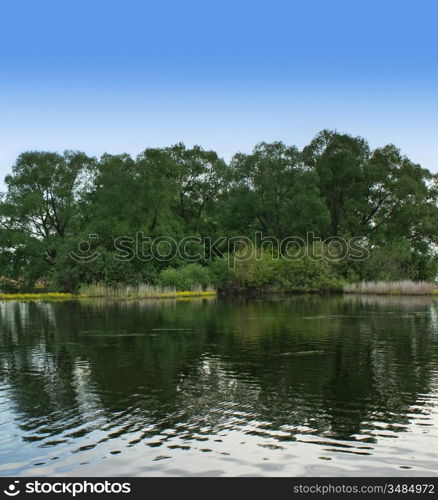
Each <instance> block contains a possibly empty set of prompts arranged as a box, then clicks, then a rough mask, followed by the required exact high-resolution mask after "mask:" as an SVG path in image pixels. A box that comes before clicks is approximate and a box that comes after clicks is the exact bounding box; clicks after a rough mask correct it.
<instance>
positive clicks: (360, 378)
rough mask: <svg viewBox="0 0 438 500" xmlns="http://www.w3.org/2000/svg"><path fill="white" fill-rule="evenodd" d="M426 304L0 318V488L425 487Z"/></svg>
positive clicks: (34, 309) (21, 309) (431, 412)
mask: <svg viewBox="0 0 438 500" xmlns="http://www.w3.org/2000/svg"><path fill="white" fill-rule="evenodd" d="M437 424H438V303H437V300H436V299H432V298H379V297H358V296H355V297H344V298H343V297H330V298H319V297H293V298H289V299H268V300H259V301H226V300H201V301H187V302H173V301H168V302H167V301H162V302H147V301H143V302H122V303H111V302H106V301H102V302H100V301H95V302H68V303H18V302H15V303H10V302H9V303H4V302H3V303H0V475H144V476H156V475H160V476H161V475H177V476H183V475H210V476H216V475H235V476H237V475H246V476H247V475H323V476H327V475H382V474H386V475H434V474H438V472H437V450H438V429H437Z"/></svg>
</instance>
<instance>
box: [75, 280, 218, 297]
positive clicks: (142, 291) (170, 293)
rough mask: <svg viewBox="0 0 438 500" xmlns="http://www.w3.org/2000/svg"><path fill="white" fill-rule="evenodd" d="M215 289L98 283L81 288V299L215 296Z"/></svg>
mask: <svg viewBox="0 0 438 500" xmlns="http://www.w3.org/2000/svg"><path fill="white" fill-rule="evenodd" d="M215 294H216V291H215V290H214V289H213V288H207V289H206V290H203V289H202V288H201V287H199V288H198V287H196V288H192V289H191V290H187V291H176V289H175V288H173V287H159V286H152V285H147V284H140V285H135V286H133V285H114V286H109V285H104V284H101V283H96V284H92V285H83V286H81V288H80V294H79V295H80V297H109V298H114V299H148V298H151V299H152V298H158V299H159V298H167V297H168V298H171V297H176V298H178V297H181V298H184V297H201V296H212V295H215Z"/></svg>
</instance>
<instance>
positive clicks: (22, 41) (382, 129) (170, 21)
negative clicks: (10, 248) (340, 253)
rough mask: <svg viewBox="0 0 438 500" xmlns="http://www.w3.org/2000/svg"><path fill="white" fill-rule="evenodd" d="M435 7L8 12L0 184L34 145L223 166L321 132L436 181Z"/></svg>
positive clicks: (2, 60) (124, 4) (286, 4)
mask: <svg viewBox="0 0 438 500" xmlns="http://www.w3.org/2000/svg"><path fill="white" fill-rule="evenodd" d="M437 15H438V4H437V3H436V2H434V1H428V0H417V1H415V2H414V1H410V2H406V1H403V0H399V1H392V0H386V1H383V0H380V1H379V2H377V1H374V0H367V1H355V2H354V1H352V0H350V1H340V0H330V1H328V0H327V1H322V0H320V1H312V0H310V1H308V0H307V1H304V0H301V1H300V2H297V1H293V0H290V1H277V0H271V1H269V2H268V1H264V2H260V1H257V0H253V1H251V2H249V1H238V0H236V1H234V2H231V1H228V0H222V1H220V2H219V1H207V0H205V1H203V2H199V1H191V0H184V1H160V2H157V1H154V2H148V1H142V2H140V1H131V0H125V1H118V2H114V1H110V0H107V1H105V2H103V1H93V0H88V1H87V2H85V1H82V0H76V1H74V2H73V1H59V0H58V1H47V0H38V1H37V2H36V1H23V0H14V1H12V0H9V1H5V0H4V1H2V2H0V176H1V178H3V177H4V175H5V174H6V173H8V172H9V171H10V168H11V165H12V164H13V162H14V160H15V158H16V156H17V155H18V154H19V153H20V152H22V151H25V150H31V149H43V150H59V151H63V150H64V149H79V150H83V151H85V152H87V153H88V154H92V155H100V154H102V153H103V152H104V151H107V152H110V153H121V152H128V153H131V154H133V155H136V154H138V153H139V152H140V151H142V150H143V149H144V148H146V147H150V146H164V145H169V144H172V143H175V142H179V141H183V142H185V143H186V144H187V145H193V144H201V145H202V146H203V147H205V148H212V149H215V150H216V151H218V153H219V154H220V155H222V156H224V157H225V158H226V159H228V158H230V156H231V155H232V154H233V153H234V152H236V151H243V152H249V151H250V150H251V149H252V147H253V146H254V145H255V144H256V143H257V142H259V141H262V140H265V141H273V140H282V141H284V142H286V143H287V144H296V145H297V146H299V147H302V146H304V145H305V144H306V143H308V142H309V141H310V140H311V139H312V137H313V136H314V135H315V134H316V133H317V132H318V131H319V130H321V129H323V128H330V129H337V130H339V131H343V132H349V133H351V134H353V135H361V136H363V137H365V138H367V139H368V140H369V142H370V145H371V147H377V146H380V145H384V144H386V143H390V142H392V143H394V144H396V145H397V146H399V147H400V148H401V149H402V151H403V152H404V153H405V154H407V155H408V156H409V157H411V158H412V159H413V160H414V161H416V162H418V163H421V164H422V165H423V166H425V167H427V168H429V169H430V170H433V171H438V151H437V140H438V113H437V111H438V64H437V62H438V53H437V49H438V42H437V39H436V36H435V33H436V19H437Z"/></svg>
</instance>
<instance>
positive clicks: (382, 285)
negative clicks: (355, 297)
mask: <svg viewBox="0 0 438 500" xmlns="http://www.w3.org/2000/svg"><path fill="white" fill-rule="evenodd" d="M343 291H344V293H365V294H375V295H435V294H438V288H437V286H436V285H435V284H434V283H430V282H428V281H410V280H404V281H362V282H360V283H350V284H348V285H345V286H344V289H343Z"/></svg>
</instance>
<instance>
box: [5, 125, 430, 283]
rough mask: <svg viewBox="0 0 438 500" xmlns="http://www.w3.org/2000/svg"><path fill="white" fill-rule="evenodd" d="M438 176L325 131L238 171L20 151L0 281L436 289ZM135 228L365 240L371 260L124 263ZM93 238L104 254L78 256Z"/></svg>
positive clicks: (192, 160) (273, 148) (269, 148)
mask: <svg viewBox="0 0 438 500" xmlns="http://www.w3.org/2000/svg"><path fill="white" fill-rule="evenodd" d="M437 179H438V177H437V175H436V174H432V173H431V172H430V171H429V170H427V169H425V168H422V167H421V166H420V165H418V164H416V163H414V162H412V161H411V160H410V159H409V158H407V157H406V156H404V155H403V154H402V153H401V152H400V150H399V149H398V148H397V147H395V146H394V145H386V146H384V147H381V148H377V149H374V150H371V149H370V147H369V145H368V143H367V141H366V140H365V139H363V138H361V137H353V136H351V135H348V134H341V133H338V132H336V131H329V130H323V131H321V132H320V133H319V134H318V135H317V136H316V137H315V138H314V139H313V140H312V141H311V142H310V144H308V145H307V146H306V147H304V148H303V149H302V150H300V149H299V148H297V147H296V146H287V145H285V144H284V143H282V142H273V143H265V142H262V143H259V144H257V145H256V146H255V148H254V149H253V151H252V152H251V153H249V154H246V153H237V154H235V155H234V156H233V157H232V159H231V160H230V161H229V162H226V161H224V160H223V159H222V158H220V157H219V156H218V154H217V153H216V152H215V151H209V150H205V149H203V148H201V147H200V146H194V147H193V148H187V147H186V146H185V145H184V144H182V143H180V144H176V145H173V146H170V147H165V148H148V149H145V150H144V151H143V152H142V153H141V154H139V155H138V156H137V157H136V158H133V157H132V156H130V155H128V154H120V155H111V154H104V155H103V156H102V157H101V158H100V159H97V158H95V157H90V156H88V155H86V154H85V153H82V152H77V151H66V152H64V153H63V154H59V153H54V152H45V151H30V152H24V153H22V154H21V155H19V157H18V158H17V160H16V162H15V164H14V165H13V167H12V173H11V174H10V175H8V176H6V178H5V185H6V190H5V192H4V193H2V194H1V198H0V247H1V253H0V269H1V271H0V275H1V276H2V279H3V285H4V287H5V286H6V283H9V284H11V283H19V284H20V286H21V287H27V288H32V287H34V286H35V284H36V283H41V282H43V283H46V284H47V286H49V287H51V288H53V289H56V290H69V291H72V290H73V291H74V290H77V289H78V287H79V286H80V284H81V283H97V282H99V283H107V284H115V283H130V284H135V283H144V282H148V283H152V284H155V283H160V284H163V285H172V283H174V284H175V283H176V282H178V287H179V288H181V287H185V286H189V285H193V284H204V283H205V282H206V281H208V280H210V281H211V282H212V284H215V285H217V286H225V285H226V284H232V283H233V280H234V282H236V280H237V281H238V282H239V283H240V284H243V286H251V284H256V285H257V286H262V285H263V284H264V283H266V284H271V285H273V286H274V285H275V286H280V287H282V288H284V289H287V288H294V280H295V282H297V281H300V280H301V281H303V280H304V281H306V279H307V278H306V276H307V277H308V276H313V277H314V278H315V280H316V281H315V283H314V287H316V288H318V285H317V282H318V279H319V278H318V277H320V276H321V275H324V276H325V277H326V279H327V280H330V279H335V280H336V281H337V282H340V281H357V280H362V279H366V280H371V279H375V280H380V279H383V280H389V279H402V278H403V279H414V280H420V279H431V278H435V276H436V258H435V248H436V244H437V241H438V225H437V221H438V208H437V197H438V189H437V188H438V183H437ZM139 231H140V232H142V234H144V235H148V236H150V237H151V238H156V237H159V236H163V235H165V236H169V237H171V238H173V239H175V240H176V241H178V240H181V239H183V238H185V237H187V236H194V235H196V236H200V237H201V238H205V237H209V238H219V237H223V236H225V237H227V238H231V237H235V236H246V237H248V238H254V235H255V234H256V233H258V234H262V235H263V237H272V238H275V239H276V240H277V241H281V240H283V239H284V238H287V237H288V236H291V235H293V236H297V237H301V238H303V239H305V238H306V235H307V234H308V233H313V234H314V235H315V236H317V237H319V238H322V239H326V238H328V237H342V238H344V239H348V238H353V237H359V238H361V241H362V243H363V245H364V246H366V247H367V249H368V250H369V258H368V259H366V260H365V261H362V262H353V261H345V262H339V263H338V264H336V265H332V264H327V263H326V264H321V263H320V264H318V265H316V264H310V263H308V262H306V261H304V262H301V263H296V264H295V267H293V266H292V265H291V264H285V263H280V264H276V266H277V267H276V269H275V270H272V269H271V271H272V272H271V274H270V273H269V272H268V271H267V269H268V270H269V269H270V263H269V262H266V260H265V262H264V263H263V262H262V264H256V263H254V265H253V266H252V267H251V263H245V264H242V265H241V266H240V268H239V269H237V270H234V274H233V273H231V272H230V270H229V269H225V266H223V265H221V262H220V260H221V259H217V258H216V259H213V260H211V259H208V258H206V259H205V260H204V261H202V262H198V263H197V264H187V263H185V262H183V261H182V260H180V259H174V260H173V261H172V262H166V263H164V262H160V261H157V260H152V261H149V262H144V261H142V260H138V259H132V260H130V261H128V262H120V261H117V260H115V259H114V258H113V242H114V239H115V238H118V237H120V236H122V235H127V236H129V235H131V236H133V235H134V234H136V233H138V232H139ZM90 234H95V235H97V238H96V239H95V241H92V242H91V243H90V244H91V246H92V249H96V250H98V251H99V254H100V255H101V258H99V259H98V260H96V261H93V262H90V263H81V262H76V261H75V260H74V259H71V257H70V252H71V251H72V250H74V249H75V248H76V247H77V246H78V244H79V243H80V242H81V241H84V240H88V239H89V235H90ZM281 251H282V249H280V252H281ZM261 261H263V259H261ZM324 265H325V266H326V267H324ZM278 266H280V267H278ZM282 266H283V267H282ZM288 266H289V268H290V267H291V266H292V267H293V269H289V268H288ZM306 266H307V267H306ZM318 266H319V267H318ZM321 266H323V267H321ZM271 267H272V266H271ZM230 273H231V274H230ZM239 273H240V275H239ZM242 273H243V275H242ZM245 273H246V274H245ZM251 273H252V274H251ZM300 273H301V274H300ZM303 273H304V275H303ZM315 273H316V274H315ZM321 273H322V274H321ZM285 276H286V278H285ZM303 276H304V277H303ZM184 277H185V278H184ZM196 277H198V278H196ZM282 279H283V282H282ZM178 280H179V281H178ZM181 280H182V281H181ZM184 280H185V281H184ZM201 281H202V283H200V282H201ZM295 284H296V283H295ZM11 286H12V285H11ZM312 286H313V285H312ZM304 287H305V286H304ZM0 288H1V285H0ZM298 288H299V287H298ZM310 288H311V287H310Z"/></svg>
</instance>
